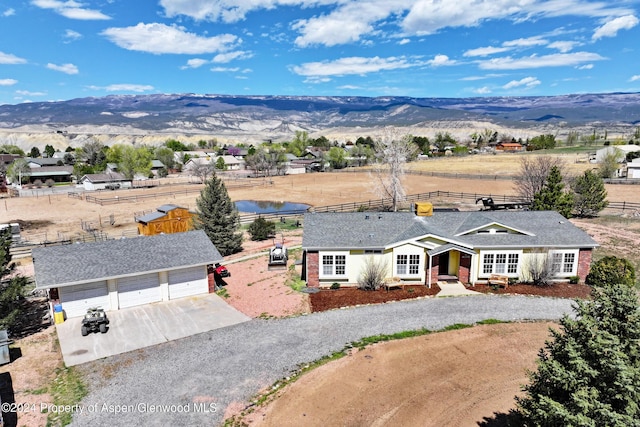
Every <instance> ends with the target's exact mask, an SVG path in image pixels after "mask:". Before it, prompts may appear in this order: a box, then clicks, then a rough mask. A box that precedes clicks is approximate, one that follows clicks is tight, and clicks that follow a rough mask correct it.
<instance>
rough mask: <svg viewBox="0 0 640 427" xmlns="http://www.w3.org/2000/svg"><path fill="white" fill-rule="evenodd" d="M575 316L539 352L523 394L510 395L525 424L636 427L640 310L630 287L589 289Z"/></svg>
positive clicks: (639, 394)
mask: <svg viewBox="0 0 640 427" xmlns="http://www.w3.org/2000/svg"><path fill="white" fill-rule="evenodd" d="M592 297H593V298H592V300H578V301H576V306H575V307H574V310H575V312H576V316H575V318H571V317H569V316H568V315H565V316H564V317H563V318H562V320H561V321H560V324H561V327H562V330H563V332H560V331H556V330H552V331H551V335H552V338H553V340H551V341H547V342H546V344H545V347H544V348H543V349H541V350H540V354H539V360H538V368H537V371H535V372H531V373H530V374H529V377H530V381H531V383H530V384H529V385H527V386H525V387H524V388H523V391H524V392H525V393H526V394H525V395H524V396H522V397H516V402H517V405H518V409H517V410H516V412H517V414H518V415H519V416H520V417H521V418H522V419H521V425H526V426H594V427H595V426H640V406H639V402H640V347H639V346H638V343H639V342H640V306H639V305H638V296H637V295H636V293H635V291H634V290H633V289H632V288H629V287H628V286H625V285H620V284H614V285H610V286H606V287H602V288H594V289H593V292H592Z"/></svg>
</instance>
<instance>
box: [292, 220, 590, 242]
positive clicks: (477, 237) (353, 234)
mask: <svg viewBox="0 0 640 427" xmlns="http://www.w3.org/2000/svg"><path fill="white" fill-rule="evenodd" d="M483 227H492V228H505V229H507V230H510V231H511V232H509V233H478V232H477V231H478V230H479V229H481V228H483ZM424 236H434V237H437V238H440V239H441V240H443V241H446V242H452V243H457V244H463V245H465V246H468V247H470V248H513V247H518V248H540V247H549V248H551V247H556V248H558V247H574V248H575V247H590V248H594V247H597V246H598V244H597V243H596V242H595V241H594V240H593V239H592V238H591V237H590V236H589V235H588V234H587V233H585V232H584V231H583V230H581V229H579V228H578V227H576V226H574V225H573V224H572V223H571V222H570V221H568V220H567V219H566V218H564V217H563V216H562V215H560V214H559V213H557V212H555V211H516V212H514V211H495V212H494V211H472V212H435V213H434V215H433V216H430V217H418V216H415V215H413V214H412V213H409V212H381V213H372V212H353V213H307V214H305V217H304V235H303V238H302V247H303V248H304V249H312V250H320V249H367V248H385V247H389V246H391V245H394V244H396V243H399V242H403V241H407V240H411V239H419V238H421V237H424Z"/></svg>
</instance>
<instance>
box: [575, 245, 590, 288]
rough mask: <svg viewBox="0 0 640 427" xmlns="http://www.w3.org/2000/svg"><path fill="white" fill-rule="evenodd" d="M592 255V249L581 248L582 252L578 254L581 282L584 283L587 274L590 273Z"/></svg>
mask: <svg viewBox="0 0 640 427" xmlns="http://www.w3.org/2000/svg"><path fill="white" fill-rule="evenodd" d="M592 257H593V250H592V249H590V248H589V249H580V253H579V254H578V277H579V278H580V283H584V281H585V280H586V278H587V274H589V269H590V268H591V259H592Z"/></svg>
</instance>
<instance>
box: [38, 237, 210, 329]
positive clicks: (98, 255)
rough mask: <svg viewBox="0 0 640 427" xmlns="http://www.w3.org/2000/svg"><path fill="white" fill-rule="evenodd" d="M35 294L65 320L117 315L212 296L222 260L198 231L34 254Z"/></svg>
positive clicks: (97, 243)
mask: <svg viewBox="0 0 640 427" xmlns="http://www.w3.org/2000/svg"><path fill="white" fill-rule="evenodd" d="M32 253H33V263H34V269H35V279H36V289H46V290H49V295H50V300H51V305H52V307H53V306H54V305H55V304H61V305H62V309H63V311H64V312H65V314H66V316H67V317H78V316H82V315H84V313H85V312H86V310H87V309H88V308H91V307H101V308H103V309H105V310H119V309H121V308H127V307H133V306H138V305H144V304H152V303H155V302H160V301H168V300H172V299H176V298H183V297H188V296H193V295H199V294H206V293H209V292H213V291H214V290H215V283H214V278H213V276H212V275H211V276H210V275H209V274H208V271H212V269H211V268H210V266H212V265H214V264H215V263H219V262H221V261H222V255H220V252H219V251H218V250H217V249H216V247H215V246H214V245H213V243H211V240H209V238H208V237H207V235H206V234H205V233H204V231H202V230H198V231H189V232H185V233H175V234H159V235H156V236H141V237H134V238H128V239H118V240H106V241H102V242H95V243H78V244H72V245H63V246H49V247H43V248H34V249H33V252H32Z"/></svg>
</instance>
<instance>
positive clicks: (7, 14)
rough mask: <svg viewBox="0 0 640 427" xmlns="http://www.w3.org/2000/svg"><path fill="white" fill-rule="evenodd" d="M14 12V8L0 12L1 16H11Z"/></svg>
mask: <svg viewBox="0 0 640 427" xmlns="http://www.w3.org/2000/svg"><path fill="white" fill-rule="evenodd" d="M15 14H16V10H15V9H11V8H9V9H7V10H5V11H4V12H2V16H13V15H15Z"/></svg>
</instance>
